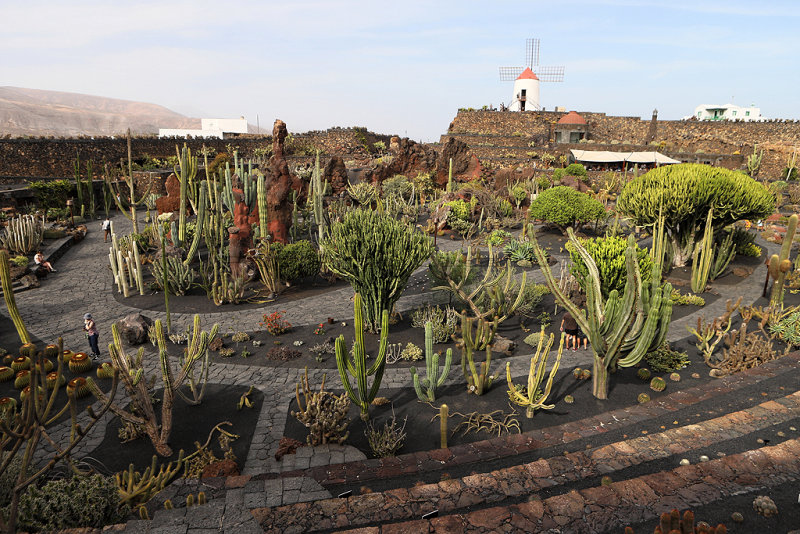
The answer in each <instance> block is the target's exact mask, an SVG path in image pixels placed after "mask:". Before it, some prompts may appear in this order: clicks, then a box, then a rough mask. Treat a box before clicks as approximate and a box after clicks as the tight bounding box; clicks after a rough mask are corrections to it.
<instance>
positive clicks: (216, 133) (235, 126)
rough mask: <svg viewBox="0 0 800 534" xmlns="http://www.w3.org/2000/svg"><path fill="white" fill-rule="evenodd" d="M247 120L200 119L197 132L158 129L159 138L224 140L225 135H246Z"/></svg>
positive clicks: (242, 118)
mask: <svg viewBox="0 0 800 534" xmlns="http://www.w3.org/2000/svg"><path fill="white" fill-rule="evenodd" d="M246 133H247V119H245V118H244V117H241V118H239V119H200V129H199V130H185V129H179V128H159V130H158V136H159V137H189V136H191V137H216V138H219V139H224V138H225V136H226V134H246Z"/></svg>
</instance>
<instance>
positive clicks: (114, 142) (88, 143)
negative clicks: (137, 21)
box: [0, 128, 390, 180]
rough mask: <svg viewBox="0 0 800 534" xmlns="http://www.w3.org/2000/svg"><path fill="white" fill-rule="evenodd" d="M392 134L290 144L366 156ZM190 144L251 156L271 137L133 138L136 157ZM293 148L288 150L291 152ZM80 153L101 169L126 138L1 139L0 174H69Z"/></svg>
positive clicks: (308, 151) (314, 137) (355, 131)
mask: <svg viewBox="0 0 800 534" xmlns="http://www.w3.org/2000/svg"><path fill="white" fill-rule="evenodd" d="M389 139H390V136H388V135H381V134H374V133H372V132H369V131H367V130H365V129H363V128H331V129H329V130H322V131H314V132H307V133H303V134H294V135H293V140H292V141H291V145H293V149H294V151H295V152H296V153H298V154H300V155H301V156H304V157H307V158H310V157H311V156H312V155H313V153H314V148H319V149H320V150H321V151H322V152H323V153H324V154H328V155H333V154H337V155H341V156H342V157H344V158H345V159H348V158H350V159H353V158H355V159H359V158H368V157H369V151H368V147H370V148H371V147H372V144H373V143H375V142H377V141H383V142H384V143H385V144H386V146H387V147H388V146H389ZM183 143H186V144H188V146H189V148H191V149H192V151H194V152H197V151H199V150H200V148H201V147H202V146H203V144H205V145H206V146H208V147H212V148H214V149H216V151H217V152H225V151H226V150H227V147H228V146H232V147H238V150H239V155H240V156H241V157H243V158H252V157H254V155H255V151H256V149H264V148H267V147H269V148H271V146H272V137H271V136H266V135H244V136H239V137H235V138H230V139H188V140H187V139H183V138H167V139H159V138H157V137H137V138H134V139H133V142H132V147H131V148H132V151H133V157H134V159H136V158H142V157H145V156H152V157H157V158H166V157H169V156H174V155H175V145H181V146H182V145H183ZM291 151H292V150H290V154H291ZM76 154H80V159H81V161H84V162H85V161H89V160H92V161H93V162H94V166H95V169H96V170H97V171H98V172H99V171H100V169H101V168H102V165H103V163H109V164H111V165H115V164H118V163H119V161H120V160H123V159H127V157H128V148H127V140H126V139H125V138H113V137H101V138H89V137H87V138H46V137H41V138H13V139H0V180H2V179H3V178H7V179H8V178H71V177H72V176H73V174H74V171H73V165H74V162H75V157H76Z"/></svg>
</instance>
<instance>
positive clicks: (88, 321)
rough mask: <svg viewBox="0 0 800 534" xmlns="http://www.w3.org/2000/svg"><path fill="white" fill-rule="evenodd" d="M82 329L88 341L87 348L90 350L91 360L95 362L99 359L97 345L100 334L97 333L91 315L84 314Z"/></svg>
mask: <svg viewBox="0 0 800 534" xmlns="http://www.w3.org/2000/svg"><path fill="white" fill-rule="evenodd" d="M83 329H84V330H86V338H87V339H88V340H89V347H91V349H92V359H93V360H96V359H98V358H99V357H100V347H99V346H98V344H97V339H98V338H99V337H100V333H99V332H98V331H97V325H95V324H94V319H92V314H91V313H86V314H84V316H83Z"/></svg>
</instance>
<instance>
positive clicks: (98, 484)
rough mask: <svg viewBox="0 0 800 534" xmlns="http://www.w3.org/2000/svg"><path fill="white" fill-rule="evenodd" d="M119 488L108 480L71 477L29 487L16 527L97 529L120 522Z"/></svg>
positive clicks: (23, 499) (122, 509)
mask: <svg viewBox="0 0 800 534" xmlns="http://www.w3.org/2000/svg"><path fill="white" fill-rule="evenodd" d="M127 513H128V508H127V506H124V507H122V508H120V498H119V489H118V488H117V484H116V482H114V479H113V478H111V477H104V476H102V475H91V476H73V477H72V478H69V479H62V480H51V481H49V482H46V483H44V484H43V485H41V486H37V485H35V484H34V485H31V486H29V487H28V489H27V490H26V491H25V493H23V494H22V497H21V498H20V503H19V526H20V527H23V528H25V529H30V530H63V529H67V528H77V527H92V528H101V527H103V526H105V525H108V524H113V523H117V522H119V521H122V520H123V519H124V518H125V516H126V515H127Z"/></svg>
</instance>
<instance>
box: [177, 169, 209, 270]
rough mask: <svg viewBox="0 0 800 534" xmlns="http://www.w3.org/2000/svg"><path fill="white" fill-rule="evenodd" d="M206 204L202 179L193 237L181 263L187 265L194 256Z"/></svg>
mask: <svg viewBox="0 0 800 534" xmlns="http://www.w3.org/2000/svg"><path fill="white" fill-rule="evenodd" d="M207 204H208V182H205V181H204V182H202V183H201V184H200V196H199V198H198V200H197V220H196V221H195V224H196V226H195V230H194V237H193V238H192V244H191V245H190V246H189V250H188V251H187V252H186V259H185V260H183V264H184V265H186V266H187V267H188V266H189V264H190V263H191V262H192V258H194V255H195V254H196V253H197V248H198V247H199V246H200V239H201V237H202V236H203V227H204V226H205V222H206V207H207Z"/></svg>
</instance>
